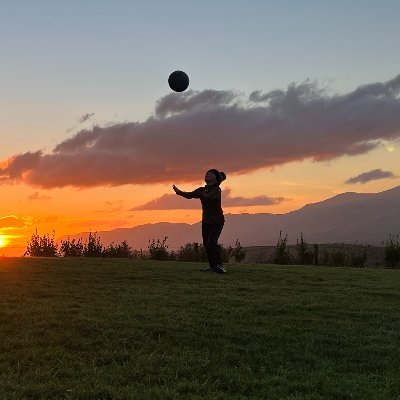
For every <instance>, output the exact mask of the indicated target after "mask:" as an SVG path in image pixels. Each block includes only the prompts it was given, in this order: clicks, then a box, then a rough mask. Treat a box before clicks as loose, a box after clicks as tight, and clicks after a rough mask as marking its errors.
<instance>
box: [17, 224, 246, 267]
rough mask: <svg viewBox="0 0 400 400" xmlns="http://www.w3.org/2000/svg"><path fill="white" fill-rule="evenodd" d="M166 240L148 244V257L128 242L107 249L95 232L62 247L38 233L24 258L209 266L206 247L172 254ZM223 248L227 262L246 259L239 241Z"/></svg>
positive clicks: (187, 247) (185, 248) (67, 241)
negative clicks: (145, 261) (232, 258)
mask: <svg viewBox="0 0 400 400" xmlns="http://www.w3.org/2000/svg"><path fill="white" fill-rule="evenodd" d="M167 239H168V237H167V236H166V237H164V239H163V240H160V239H157V240H156V239H152V240H149V244H148V248H147V249H148V251H147V253H146V252H144V251H143V250H142V249H140V250H137V249H134V248H132V247H131V246H129V244H128V243H127V241H126V240H124V241H122V242H121V243H117V244H116V243H114V242H112V243H111V244H109V245H108V246H104V245H103V244H102V243H101V239H100V237H99V236H97V233H92V232H90V233H89V236H88V239H87V241H86V242H83V239H82V238H80V239H78V240H76V239H70V238H67V239H65V240H61V243H60V245H59V244H58V243H57V242H56V240H55V231H53V235H52V236H50V235H49V234H48V233H46V234H45V235H43V236H40V235H39V234H38V232H37V230H36V231H35V232H34V233H33V234H32V236H31V239H30V240H29V241H28V244H27V249H26V252H25V254H24V255H27V256H31V257H109V258H132V259H137V260H145V259H150V260H158V261H192V262H207V256H206V252H205V248H204V245H203V244H199V243H194V242H193V243H186V244H185V245H184V246H181V247H180V249H179V250H177V251H169V246H168V244H167ZM220 248H221V256H222V259H223V261H224V262H228V261H229V260H230V258H231V257H234V258H235V261H236V262H241V261H242V260H243V259H244V257H245V256H246V250H245V249H244V248H243V247H242V245H241V244H240V242H239V240H236V244H235V247H232V246H229V247H224V246H223V245H220Z"/></svg>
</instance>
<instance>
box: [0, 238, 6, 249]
mask: <svg viewBox="0 0 400 400" xmlns="http://www.w3.org/2000/svg"><path fill="white" fill-rule="evenodd" d="M5 245H6V239H5V238H4V237H3V236H0V247H4V246H5Z"/></svg>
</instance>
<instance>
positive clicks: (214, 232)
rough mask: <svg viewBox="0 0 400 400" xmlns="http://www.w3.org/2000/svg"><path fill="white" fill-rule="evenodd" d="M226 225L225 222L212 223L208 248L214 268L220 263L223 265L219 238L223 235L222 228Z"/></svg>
mask: <svg viewBox="0 0 400 400" xmlns="http://www.w3.org/2000/svg"><path fill="white" fill-rule="evenodd" d="M223 227H224V224H223V223H220V224H210V228H209V235H208V240H207V248H208V253H207V254H208V258H209V260H211V262H212V265H211V264H210V265H211V267H212V268H215V267H216V266H218V265H222V259H221V249H220V247H219V245H218V239H219V237H220V235H221V232H222V229H223Z"/></svg>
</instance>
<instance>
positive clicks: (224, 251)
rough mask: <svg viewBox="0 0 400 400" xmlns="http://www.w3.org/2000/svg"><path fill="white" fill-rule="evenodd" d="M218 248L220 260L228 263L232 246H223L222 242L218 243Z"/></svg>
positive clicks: (231, 253)
mask: <svg viewBox="0 0 400 400" xmlns="http://www.w3.org/2000/svg"><path fill="white" fill-rule="evenodd" d="M219 248H220V250H221V259H222V262H224V263H228V262H229V259H230V258H231V255H233V247H232V246H228V247H224V246H223V245H222V244H220V245H219Z"/></svg>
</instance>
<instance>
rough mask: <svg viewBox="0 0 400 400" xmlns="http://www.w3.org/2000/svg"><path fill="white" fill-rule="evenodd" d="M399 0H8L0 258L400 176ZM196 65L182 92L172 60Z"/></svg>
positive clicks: (371, 186) (0, 131)
mask: <svg viewBox="0 0 400 400" xmlns="http://www.w3.org/2000/svg"><path fill="white" fill-rule="evenodd" d="M399 12H400V3H399V2H398V1H385V0H383V1H380V2H376V1H351V2H348V1H341V0H340V1H336V2H328V1H317V0H315V1H311V0H310V1H307V0H304V1H294V0H293V1H280V2H276V1H266V0H264V1H251V0H247V1H241V0H237V1H235V2H232V1H225V0H219V1H215V0H214V1H208V0H203V1H201V2H199V1H190V0H185V1H169V2H165V1H161V0H160V1H151V0H148V1H146V2H142V1H119V0H115V1H113V2H110V1H99V0H97V1H89V0H87V1H74V0H71V1H69V2H61V1H42V0H37V1H35V2H31V1H28V0H25V1H22V0H20V1H5V0H2V1H0V48H1V49H2V57H1V62H0V138H1V146H0V193H1V202H0V255H2V254H4V255H6V256H7V255H22V254H23V253H24V251H25V249H26V242H27V241H28V240H29V239H30V236H31V235H32V233H33V232H34V231H35V230H36V229H37V230H38V233H39V234H41V235H43V234H45V233H50V234H52V232H53V230H54V231H55V236H56V238H57V237H61V236H64V235H68V234H71V235H72V234H76V233H79V232H87V231H90V230H91V231H92V232H95V231H102V230H110V229H114V228H118V227H124V228H128V227H133V226H137V225H141V224H146V223H156V222H161V221H167V222H185V223H195V222H198V221H199V220H200V219H201V208H200V204H199V203H198V201H196V200H185V199H182V198H178V197H177V196H176V195H175V194H174V192H173V191H172V184H176V185H178V186H179V188H181V189H182V190H185V191H190V190H193V189H195V188H196V187H198V186H202V185H203V184H204V181H203V178H204V174H205V172H206V171H207V170H208V169H210V168H217V169H219V170H220V171H224V172H225V173H226V175H227V180H226V181H224V182H223V184H222V186H221V188H222V190H223V208H224V212H225V213H232V214H237V213H243V212H247V213H259V212H263V213H274V214H277V213H286V212H289V211H292V210H296V209H299V208H301V207H303V206H304V205H306V204H308V203H314V202H318V201H321V200H324V199H326V198H329V197H333V196H335V195H336V194H339V193H343V192H360V193H361V192H363V193H367V192H368V193H377V192H381V191H384V190H387V189H390V188H392V187H395V186H398V185H399V184H400V167H399V162H398V159H399V152H400V140H399V138H400V52H399V51H398V50H397V48H398V38H399V37H400V25H399V24H398V18H397V17H398V15H399ZM175 70H183V71H185V72H186V73H187V74H188V75H189V78H190V86H189V89H188V90H187V91H186V92H183V93H173V92H172V91H171V90H170V88H169V87H168V84H167V80H168V76H169V74H170V73H171V72H173V71H175Z"/></svg>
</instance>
